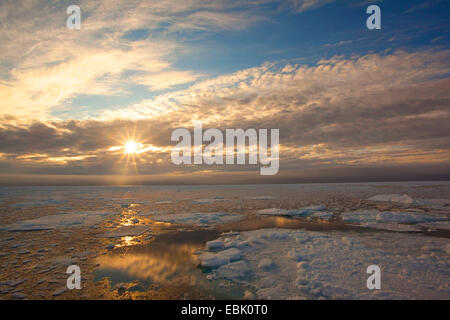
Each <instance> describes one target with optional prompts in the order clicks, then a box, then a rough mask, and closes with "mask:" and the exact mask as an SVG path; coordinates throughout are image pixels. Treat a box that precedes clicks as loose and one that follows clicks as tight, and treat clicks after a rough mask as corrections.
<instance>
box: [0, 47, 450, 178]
mask: <svg viewBox="0 0 450 320" xmlns="http://www.w3.org/2000/svg"><path fill="white" fill-rule="evenodd" d="M449 56H450V51H448V50H443V51H437V50H434V51H433V50H426V51H417V52H406V51H396V52H392V53H390V54H384V55H379V54H369V55H365V56H353V57H343V56H336V57H334V58H331V59H328V60H319V61H318V62H317V63H316V64H314V65H293V64H277V63H265V64H263V65H261V66H258V67H254V68H249V69H244V70H241V71H239V72H235V73H232V74H228V75H222V76H219V77H216V78H213V79H208V80H204V81H200V82H197V83H195V84H194V85H192V86H190V87H189V88H187V89H184V90H178V91H175V92H170V93H165V94H161V95H159V96H157V97H155V98H154V99H147V100H143V101H141V102H140V103H138V104H135V105H132V106H130V107H128V108H124V109H121V110H118V111H115V112H109V113H106V112H102V113H100V114H99V115H98V117H96V118H95V119H92V120H67V121H60V120H53V121H45V122H43V121H36V122H33V123H31V124H30V123H28V122H21V121H20V119H17V118H14V117H11V116H9V117H8V118H4V120H3V121H1V122H0V123H3V125H2V126H1V127H0V139H1V141H2V144H1V146H0V154H1V158H0V160H1V162H2V165H1V166H0V172H14V171H15V170H19V171H20V172H22V173H23V172H24V171H25V172H26V173H42V174H44V173H45V174H54V173H56V172H57V173H66V174H70V173H72V174H93V173H97V174H99V173H104V174H117V173H118V172H123V171H124V170H125V165H124V159H123V154H122V153H121V152H116V153H114V152H111V150H110V149H111V147H114V146H121V145H123V143H124V142H125V141H126V140H127V137H130V136H132V137H134V138H135V139H136V140H137V141H139V142H141V143H142V144H144V145H145V146H149V148H148V151H147V152H143V153H142V154H140V155H139V157H137V159H136V163H135V164H134V165H133V166H131V167H130V166H129V167H128V170H132V171H133V172H136V173H140V174H148V175H151V174H167V175H174V174H176V173H177V172H181V173H182V172H184V173H186V174H191V173H192V172H195V171H198V170H200V171H202V172H204V170H208V172H210V173H208V174H210V175H211V174H214V173H218V172H234V171H243V172H246V171H248V172H249V174H250V173H251V172H253V171H252V170H254V168H252V167H233V168H230V167H229V166H222V167H220V166H218V167H217V166H215V167H204V166H199V167H196V166H192V167H176V166H174V165H172V164H171V162H170V151H169V150H170V147H171V145H172V143H171V142H170V134H171V132H172V130H173V129H175V128H177V127H187V128H192V125H193V124H192V121H193V120H194V119H199V120H202V121H203V122H204V128H219V129H221V130H224V129H226V128H280V139H281V141H280V143H281V147H280V157H281V172H282V173H283V172H287V171H289V172H290V171H294V172H295V171H298V172H300V171H301V172H303V171H304V170H306V169H308V168H309V169H311V170H315V172H319V171H320V170H321V168H322V169H326V168H339V167H342V166H344V167H345V166H346V167H348V166H353V167H357V168H360V167H367V166H368V165H370V166H377V167H380V166H381V167H382V166H388V165H390V166H398V165H403V166H414V165H415V166H419V165H425V164H428V165H430V164H434V165H436V166H442V165H444V166H445V164H447V165H448V164H449V161H450V149H449V146H450V138H449V131H448V122H449V120H450V93H449V92H448V87H449V86H450V79H449V78H448V74H449V71H450V63H449V61H450V60H449ZM1 168H3V169H1ZM318 170H319V171H318ZM380 170H381V169H380ZM205 174H206V173H205ZM255 174H257V173H255Z"/></svg>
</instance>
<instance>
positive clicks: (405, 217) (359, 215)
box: [342, 209, 448, 223]
mask: <svg viewBox="0 0 450 320" xmlns="http://www.w3.org/2000/svg"><path fill="white" fill-rule="evenodd" d="M342 219H343V220H344V221H345V222H351V223H368V222H378V223H419V222H432V221H442V220H448V218H447V217H438V216H435V215H431V214H427V213H417V212H391V211H378V210H375V209H371V210H359V211H352V212H345V213H344V214H343V215H342Z"/></svg>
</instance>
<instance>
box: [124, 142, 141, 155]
mask: <svg viewBox="0 0 450 320" xmlns="http://www.w3.org/2000/svg"><path fill="white" fill-rule="evenodd" d="M137 149H138V143H136V142H135V141H128V142H126V143H125V146H124V150H125V153H128V154H133V153H136V152H137Z"/></svg>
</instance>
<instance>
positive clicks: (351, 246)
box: [199, 229, 450, 299]
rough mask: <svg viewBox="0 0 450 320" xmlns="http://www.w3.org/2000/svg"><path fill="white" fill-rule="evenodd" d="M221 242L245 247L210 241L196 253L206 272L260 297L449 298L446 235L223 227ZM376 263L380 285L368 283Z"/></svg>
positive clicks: (211, 277)
mask: <svg viewBox="0 0 450 320" xmlns="http://www.w3.org/2000/svg"><path fill="white" fill-rule="evenodd" d="M216 241H221V242H223V243H226V242H228V243H233V242H234V243H235V244H236V245H238V244H239V243H241V242H246V243H247V246H242V247H240V248H239V249H237V248H236V250H235V251H234V252H232V253H233V254H230V250H232V248H231V249H224V250H220V249H217V248H218V247H217V246H213V247H214V248H210V249H211V250H215V251H214V252H211V250H210V249H208V247H207V248H206V249H205V251H204V253H203V254H201V255H199V260H200V263H201V265H202V266H205V267H209V269H207V270H206V271H207V276H206V277H207V278H208V279H210V280H213V281H214V280H218V281H220V280H221V279H228V280H231V281H235V282H236V283H237V284H239V285H241V286H242V287H243V289H244V290H246V291H249V292H250V293H249V292H247V295H250V294H252V295H253V297H255V298H258V299H304V298H308V299H324V298H326V299H420V298H425V297H426V298H440V299H442V298H450V288H449V283H448V263H449V262H450V259H449V256H448V251H449V249H450V248H449V245H448V240H447V239H443V238H434V237H432V238H431V237H425V236H423V235H419V234H402V233H386V232H381V233H376V234H364V235H361V234H358V233H350V234H349V233H348V232H347V233H343V232H333V233H320V232H313V231H300V230H287V229H261V230H255V231H245V232H240V233H234V234H222V235H221V236H220V238H218V239H216ZM217 243H219V242H217ZM219 247H222V246H219ZM224 247H226V246H224ZM411 248H414V251H411ZM217 250H219V251H217ZM230 257H232V258H233V259H231V258H230ZM269 257H270V258H269ZM373 264H376V265H379V266H380V268H381V270H382V290H368V289H367V287H366V280H367V277H368V275H367V273H366V269H367V267H368V266H370V265H373ZM399 275H401V276H399Z"/></svg>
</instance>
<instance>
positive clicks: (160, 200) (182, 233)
mask: <svg viewBox="0 0 450 320" xmlns="http://www.w3.org/2000/svg"><path fill="white" fill-rule="evenodd" d="M449 239H450V182H445V181H438V182H384V183H383V182H379V183H341V184H339V183H336V184H291V185H227V186H218V185H208V186H104V187H98V186H88V187H87V186H86V187H85V186H83V187H82V186H80V187H0V268H1V273H0V299H450V287H449V282H450V281H449V280H450V258H449V254H450V240H449ZM69 265H77V266H79V267H80V270H81V276H82V279H81V283H82V288H81V289H80V290H77V289H74V290H68V289H67V287H66V280H67V278H68V276H69V275H68V274H66V270H67V267H68V266H69ZM371 265H376V266H379V268H380V276H381V277H380V284H381V288H380V289H369V288H368V287H367V279H368V277H369V276H370V274H368V273H367V268H368V267H369V266H371Z"/></svg>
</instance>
